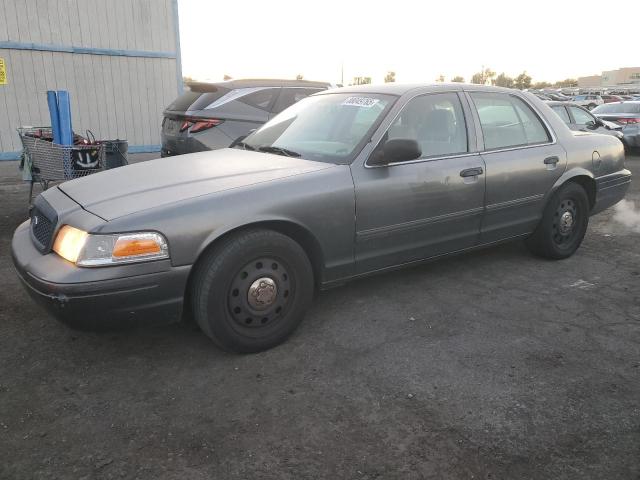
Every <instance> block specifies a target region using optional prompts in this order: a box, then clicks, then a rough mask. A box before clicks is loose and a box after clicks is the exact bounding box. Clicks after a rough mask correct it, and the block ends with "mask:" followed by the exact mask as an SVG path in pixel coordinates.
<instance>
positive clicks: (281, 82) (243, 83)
mask: <svg viewBox="0 0 640 480" xmlns="http://www.w3.org/2000/svg"><path fill="white" fill-rule="evenodd" d="M188 85H189V88H190V89H191V90H192V91H194V92H212V91H215V88H216V87H224V88H228V89H234V88H251V87H311V88H313V87H316V88H328V87H330V86H331V84H330V83H329V82H314V81H310V80H285V79H277V78H273V79H268V78H244V79H238V80H228V81H225V82H211V83H209V82H190V83H188Z"/></svg>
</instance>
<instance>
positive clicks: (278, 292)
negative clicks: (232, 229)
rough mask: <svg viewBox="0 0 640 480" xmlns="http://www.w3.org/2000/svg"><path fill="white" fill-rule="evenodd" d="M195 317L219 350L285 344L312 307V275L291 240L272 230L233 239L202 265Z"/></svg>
mask: <svg viewBox="0 0 640 480" xmlns="http://www.w3.org/2000/svg"><path fill="white" fill-rule="evenodd" d="M195 268H196V270H195V272H194V276H193V279H192V282H191V300H192V303H191V306H192V309H193V316H194V318H195V320H196V322H197V323H198V325H199V326H200V328H201V329H202V330H203V331H204V333H206V334H207V335H208V336H209V337H210V338H211V339H212V340H213V341H214V342H215V343H216V344H217V345H218V346H220V347H221V348H223V349H225V350H229V351H233V352H238V353H252V352H259V351H262V350H266V349H269V348H272V347H274V346H276V345H278V344H280V343H282V342H283V341H284V340H285V339H286V338H287V337H288V336H289V335H290V334H291V333H292V332H293V331H294V330H295V329H296V327H297V326H298V324H299V323H300V321H301V320H302V318H303V317H304V314H305V312H306V310H307V308H308V307H309V305H310V304H311V300H312V298H313V292H314V284H313V270H312V267H311V262H310V261H309V258H308V257H307V255H306V253H305V252H304V250H303V249H302V247H300V245H298V244H297V243H296V242H295V241H293V240H292V239H291V238H289V237H287V236H285V235H282V234H280V233H277V232H274V231H271V230H248V231H244V232H240V233H238V234H235V235H231V236H229V237H228V238H226V239H224V240H223V241H222V243H221V244H220V245H217V246H216V247H215V248H213V249H210V250H209V251H208V252H206V253H205V254H204V256H203V257H202V258H201V259H200V260H199V261H198V264H197V265H196V267H195Z"/></svg>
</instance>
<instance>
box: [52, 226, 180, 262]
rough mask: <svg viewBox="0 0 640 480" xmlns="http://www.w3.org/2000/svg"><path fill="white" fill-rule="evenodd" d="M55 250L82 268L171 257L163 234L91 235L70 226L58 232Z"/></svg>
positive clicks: (54, 244)
mask: <svg viewBox="0 0 640 480" xmlns="http://www.w3.org/2000/svg"><path fill="white" fill-rule="evenodd" d="M53 251H54V252H56V253H57V254H58V255H60V256H61V257H62V258H65V259H66V260H69V261H70V262H73V263H75V264H76V265H78V266H81V267H98V266H103V265H117V264H120V263H132V262H143V261H148V260H158V259H162V258H169V247H168V245H167V241H166V239H165V238H164V237H163V236H162V235H160V234H159V233H156V232H140V233H123V234H113V235H91V234H89V233H87V232H83V231H82V230H79V229H77V228H74V227H72V226H70V225H64V226H63V227H62V228H61V229H60V231H59V232H58V235H57V236H56V240H55V242H54V243H53Z"/></svg>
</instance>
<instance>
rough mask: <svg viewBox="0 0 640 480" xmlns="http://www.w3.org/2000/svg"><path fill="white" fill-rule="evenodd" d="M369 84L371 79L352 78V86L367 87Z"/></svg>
mask: <svg viewBox="0 0 640 480" xmlns="http://www.w3.org/2000/svg"><path fill="white" fill-rule="evenodd" d="M369 83H371V77H353V85H367V84H369Z"/></svg>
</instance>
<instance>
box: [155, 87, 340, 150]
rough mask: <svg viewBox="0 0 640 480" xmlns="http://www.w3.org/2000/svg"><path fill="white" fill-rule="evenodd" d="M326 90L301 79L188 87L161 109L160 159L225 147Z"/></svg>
mask: <svg viewBox="0 0 640 480" xmlns="http://www.w3.org/2000/svg"><path fill="white" fill-rule="evenodd" d="M329 86H330V84H329V83H325V82H309V81H305V80H232V81H229V82H220V83H192V84H190V85H189V91H187V92H185V93H183V94H182V95H180V96H179V97H178V98H177V99H176V100H175V101H174V102H173V103H172V104H171V105H169V106H168V107H167V109H166V110H165V111H164V120H163V121H162V135H161V137H162V151H161V155H162V156H163V157H168V156H171V155H181V154H184V153H193V152H201V151H204V150H216V149H218V148H225V147H228V146H229V145H230V144H231V143H232V142H233V141H234V140H236V139H238V138H239V137H243V136H245V135H247V134H248V133H249V132H251V131H252V130H255V129H256V128H258V127H260V126H261V125H262V124H264V123H265V122H267V121H268V120H269V119H271V118H272V117H273V116H274V115H276V114H277V113H280V112H281V111H283V110H284V109H285V108H287V107H289V106H291V105H293V104H294V103H296V102H297V101H299V100H302V99H303V98H305V97H308V96H309V95H312V94H314V93H317V92H320V91H323V90H326V89H327V88H329Z"/></svg>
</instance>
